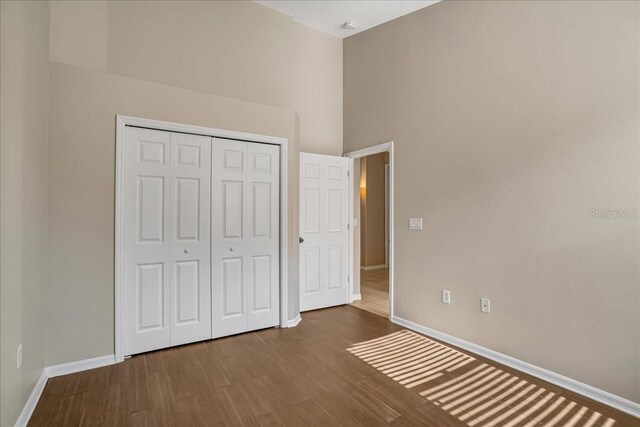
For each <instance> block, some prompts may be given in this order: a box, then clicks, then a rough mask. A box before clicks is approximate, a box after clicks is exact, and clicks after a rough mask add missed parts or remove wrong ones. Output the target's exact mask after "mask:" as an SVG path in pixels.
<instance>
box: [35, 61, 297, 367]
mask: <svg viewBox="0 0 640 427" xmlns="http://www.w3.org/2000/svg"><path fill="white" fill-rule="evenodd" d="M49 106H50V110H49V118H50V133H49V179H48V189H49V221H48V256H49V268H48V278H49V285H48V292H47V298H48V310H47V317H48V321H47V364H48V365H55V364H59V363H65V362H70V361H75V360H81V359H87V358H91V357H97V356H103V355H108V354H113V352H114V301H113V293H114V264H113V262H114V261H113V259H114V221H115V219H114V218H115V217H114V211H115V206H114V197H115V196H114V187H115V119H116V114H124V115H129V116H136V117H145V118H152V119H157V120H164V121H169V122H176V123H186V124H192V125H199V126H208V127H214V128H221V129H233V130H237V131H242V132H252V133H258V134H266V135H275V136H282V137H286V138H288V139H289V151H288V156H289V182H290V185H289V190H288V197H289V224H288V227H289V236H290V241H289V249H290V250H289V266H290V270H289V284H290V288H289V304H290V305H289V307H288V310H289V318H293V317H295V316H296V315H297V313H298V310H299V304H298V291H297V284H298V261H297V260H298V245H297V237H298V232H297V230H298V219H297V218H298V209H297V206H298V172H297V171H298V153H299V149H298V145H297V139H296V138H297V135H296V132H297V131H296V118H295V115H294V113H293V112H292V111H290V110H286V109H282V108H276V107H271V106H265V105H260V104H255V103H251V102H246V101H240V100H234V99H230V98H225V97H220V96H215V95H211V94H207V93H203V92H196V91H191V90H187V89H181V88H177V87H172V86H167V85H162V84H158V83H152V82H145V81H142V80H137V79H131V78H128V77H121V76H115V75H112V74H107V73H104V72H101V71H95V70H89V69H86V68H80V67H75V66H68V65H63V64H56V63H51V66H50V104H49Z"/></svg>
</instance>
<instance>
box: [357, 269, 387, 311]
mask: <svg viewBox="0 0 640 427" xmlns="http://www.w3.org/2000/svg"><path fill="white" fill-rule="evenodd" d="M360 296H361V299H360V300H358V301H354V302H353V303H352V304H351V305H353V306H354V307H357V308H360V309H362V310H366V311H370V312H371V313H375V314H377V315H378V316H382V317H385V318H387V319H388V318H389V269H388V268H381V269H379V270H370V271H365V270H362V271H360Z"/></svg>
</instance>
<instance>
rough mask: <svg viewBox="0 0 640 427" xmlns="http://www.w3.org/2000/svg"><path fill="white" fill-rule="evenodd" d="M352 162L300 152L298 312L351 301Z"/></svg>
mask: <svg viewBox="0 0 640 427" xmlns="http://www.w3.org/2000/svg"><path fill="white" fill-rule="evenodd" d="M349 161H350V160H349V159H348V158H345V157H337V156H327V155H323V154H312V153H300V237H301V238H302V240H303V241H302V243H301V244H300V311H305V310H314V309H317V308H323V307H330V306H333V305H339V304H348V303H349V284H348V280H347V279H348V274H349V229H348V223H349V177H348V175H347V173H348V170H349Z"/></svg>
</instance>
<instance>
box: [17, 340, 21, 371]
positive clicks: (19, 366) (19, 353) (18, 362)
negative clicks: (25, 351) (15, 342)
mask: <svg viewBox="0 0 640 427" xmlns="http://www.w3.org/2000/svg"><path fill="white" fill-rule="evenodd" d="M17 353H18V354H17V355H16V364H17V369H18V370H20V368H22V344H20V345H19V346H18V351H17Z"/></svg>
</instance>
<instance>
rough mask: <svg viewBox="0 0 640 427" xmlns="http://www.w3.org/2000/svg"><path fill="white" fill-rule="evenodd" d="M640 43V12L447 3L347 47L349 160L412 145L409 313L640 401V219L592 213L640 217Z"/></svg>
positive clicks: (399, 297)
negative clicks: (379, 147) (414, 221)
mask: <svg viewBox="0 0 640 427" xmlns="http://www.w3.org/2000/svg"><path fill="white" fill-rule="evenodd" d="M639 47H640V3H637V2H626V3H625V2H584V3H580V2H454V1H445V2H442V3H438V4H436V5H434V6H430V7H428V8H426V9H423V10H421V11H418V12H416V13H413V14H410V15H407V16H404V17H402V18H399V19H396V20H394V21H392V22H389V23H386V24H383V25H380V26H378V27H375V28H373V29H371V30H368V31H365V32H363V33H360V34H357V35H354V36H351V37H349V38H347V39H346V41H345V44H344V65H345V70H344V77H345V83H344V89H345V98H344V107H345V133H344V137H345V151H351V150H355V149H359V148H363V147H365V146H369V145H373V144H377V143H382V142H387V141H390V140H393V141H395V144H396V145H395V161H396V164H395V166H396V167H395V170H396V176H395V179H396V180H395V198H396V199H395V200H396V206H395V214H396V222H395V238H396V242H395V266H396V272H395V274H396V276H395V300H394V302H395V314H396V315H397V316H399V317H402V318H405V319H408V320H411V321H414V322H417V323H419V324H422V325H426V326H428V327H430V328H434V329H437V330H440V331H443V332H445V333H448V334H451V335H453V336H456V337H459V338H462V339H465V340H468V341H471V342H474V343H477V344H479V345H482V346H484V347H487V348H490V349H493V350H497V351H499V352H502V353H506V354H508V355H510V356H513V357H516V358H518V359H521V360H524V361H527V362H530V363H533V364H535V365H538V366H541V367H543V368H546V369H549V370H551V371H554V372H557V373H560V374H562V375H566V376H568V377H571V378H574V379H576V380H578V381H582V382H585V383H587V384H590V385H593V386H595V387H598V388H601V389H604V390H607V391H609V392H612V393H615V394H617V395H619V396H622V397H625V398H627V399H631V400H633V401H635V402H640V345H639V343H640V315H639V313H640V268H639V262H640V220H639V219H638V218H635V219H613V220H604V219H600V220H598V219H594V218H593V217H592V215H591V211H592V210H593V209H600V210H602V209H611V210H614V209H629V210H638V209H640V187H639V182H640V164H639V162H638V154H639V148H640V145H639V144H640V121H639V120H638V118H639V117H640V76H639V71H640V58H639V53H640V52H639ZM409 217H424V230H422V231H409V230H408V229H407V219H408V218H409ZM441 289H449V290H451V291H452V299H453V304H451V305H446V304H442V303H441V302H440V290H441ZM481 297H488V298H491V302H492V313H491V314H489V315H487V314H482V313H481V312H480V298H481Z"/></svg>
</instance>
